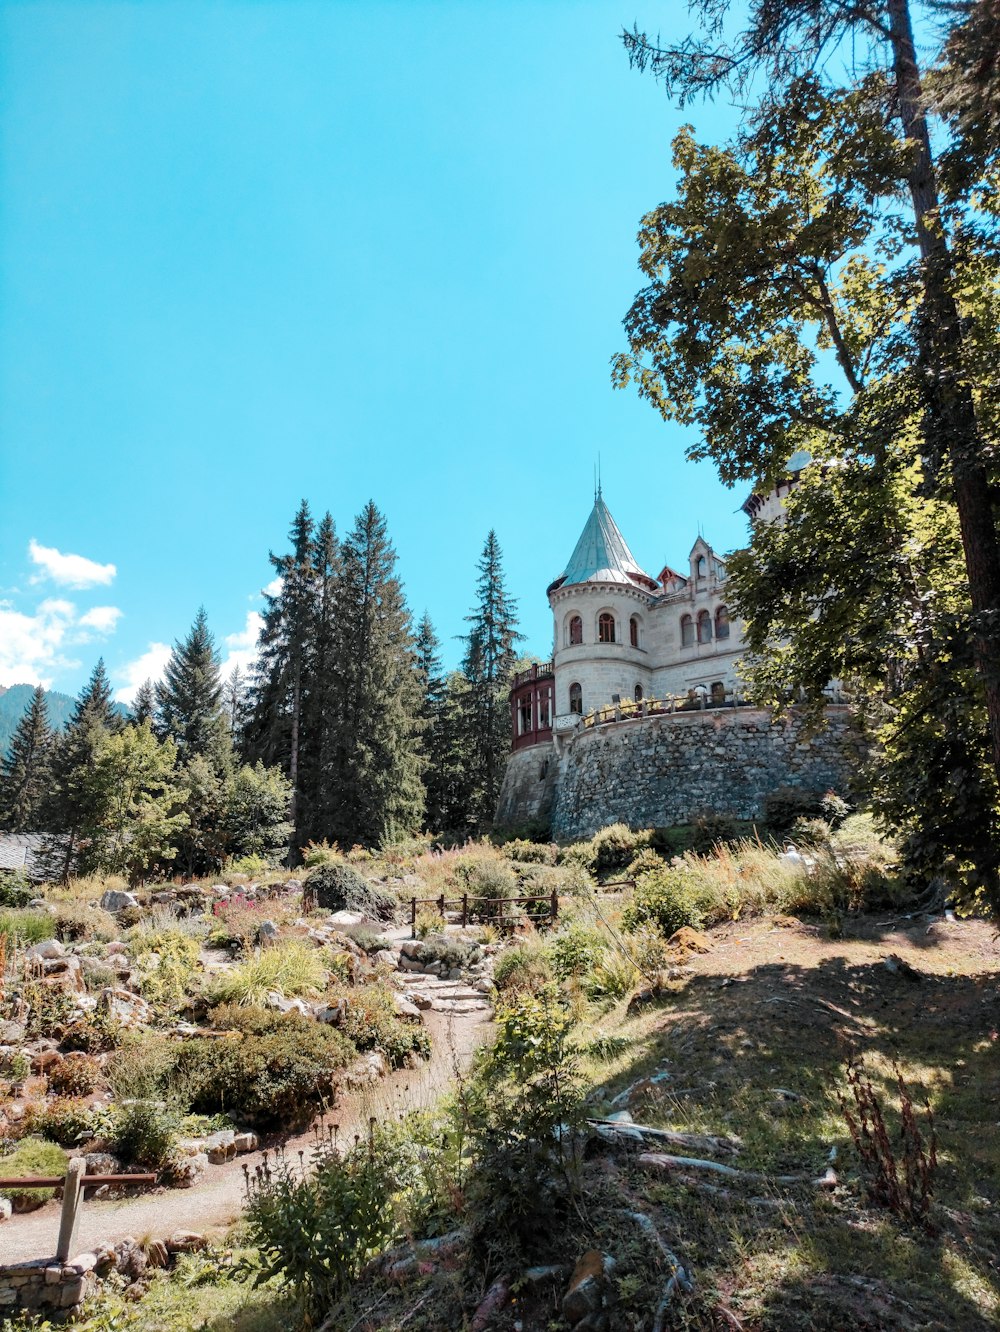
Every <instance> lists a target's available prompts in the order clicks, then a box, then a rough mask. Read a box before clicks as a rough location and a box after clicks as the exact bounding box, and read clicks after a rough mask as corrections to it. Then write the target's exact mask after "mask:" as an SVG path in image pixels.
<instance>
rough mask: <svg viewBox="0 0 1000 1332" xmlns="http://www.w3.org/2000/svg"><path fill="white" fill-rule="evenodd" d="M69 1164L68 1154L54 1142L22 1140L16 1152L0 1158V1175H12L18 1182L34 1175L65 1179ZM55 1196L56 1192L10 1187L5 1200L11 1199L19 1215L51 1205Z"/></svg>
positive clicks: (53, 1190)
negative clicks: (62, 1177)
mask: <svg viewBox="0 0 1000 1332" xmlns="http://www.w3.org/2000/svg"><path fill="white" fill-rule="evenodd" d="M66 1160H67V1157H66V1153H65V1152H64V1151H63V1149H62V1148H61V1147H57V1146H56V1144H55V1143H54V1142H45V1141H44V1140H43V1139H41V1138H22V1140H21V1142H20V1143H19V1144H18V1146H17V1148H16V1150H15V1151H14V1152H12V1153H11V1154H10V1155H9V1156H2V1157H0V1175H9V1176H11V1177H13V1178H15V1179H16V1178H22V1177H23V1178H30V1176H32V1175H64V1174H65V1173H66ZM54 1194H55V1189H20V1188H16V1187H7V1188H5V1189H4V1190H3V1195H2V1196H3V1197H5V1198H9V1199H10V1201H11V1202H12V1203H13V1204H14V1207H15V1208H16V1209H17V1210H18V1211H27V1210H29V1209H30V1208H32V1207H40V1206H41V1205H42V1203H46V1202H48V1201H49V1199H50V1198H51V1197H53V1196H54Z"/></svg>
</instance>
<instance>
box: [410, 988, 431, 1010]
mask: <svg viewBox="0 0 1000 1332" xmlns="http://www.w3.org/2000/svg"><path fill="white" fill-rule="evenodd" d="M410 999H411V1000H412V1001H413V1005H414V1007H415V1008H418V1009H420V1010H422V1011H423V1012H426V1011H427V1009H428V1008H433V1007H434V1000H433V999H432V998H431V997H430V995H429V994H424V993H422V991H420V990H411V992H410Z"/></svg>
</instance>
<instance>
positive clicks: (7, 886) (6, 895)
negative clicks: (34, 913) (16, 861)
mask: <svg viewBox="0 0 1000 1332" xmlns="http://www.w3.org/2000/svg"><path fill="white" fill-rule="evenodd" d="M36 896H37V893H36V891H35V889H34V888H33V887H32V884H31V880H30V879H29V878H28V876H27V875H26V874H25V873H24V871H23V870H17V869H15V870H0V907H26V906H27V905H28V903H29V902H30V901H31V899H32V898H33V897H36Z"/></svg>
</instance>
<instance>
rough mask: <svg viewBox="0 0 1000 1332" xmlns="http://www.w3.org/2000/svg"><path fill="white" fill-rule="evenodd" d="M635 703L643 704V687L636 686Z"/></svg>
mask: <svg viewBox="0 0 1000 1332" xmlns="http://www.w3.org/2000/svg"><path fill="white" fill-rule="evenodd" d="M635 701H636V702H637V703H641V702H642V685H636V687H635Z"/></svg>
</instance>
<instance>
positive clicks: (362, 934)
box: [343, 925, 392, 953]
mask: <svg viewBox="0 0 1000 1332" xmlns="http://www.w3.org/2000/svg"><path fill="white" fill-rule="evenodd" d="M343 933H344V934H345V935H346V936H347V938H348V939H351V940H353V942H354V943H356V944H357V945H358V947H359V948H363V949H364V951H365V952H366V953H378V952H381V950H382V949H383V948H391V947H392V940H391V939H387V938H386V937H385V935H384V934H379V932H378V931H377V930H373V929H371V928H370V927H369V926H368V925H349V926H348V927H347V929H346V930H344V931H343Z"/></svg>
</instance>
